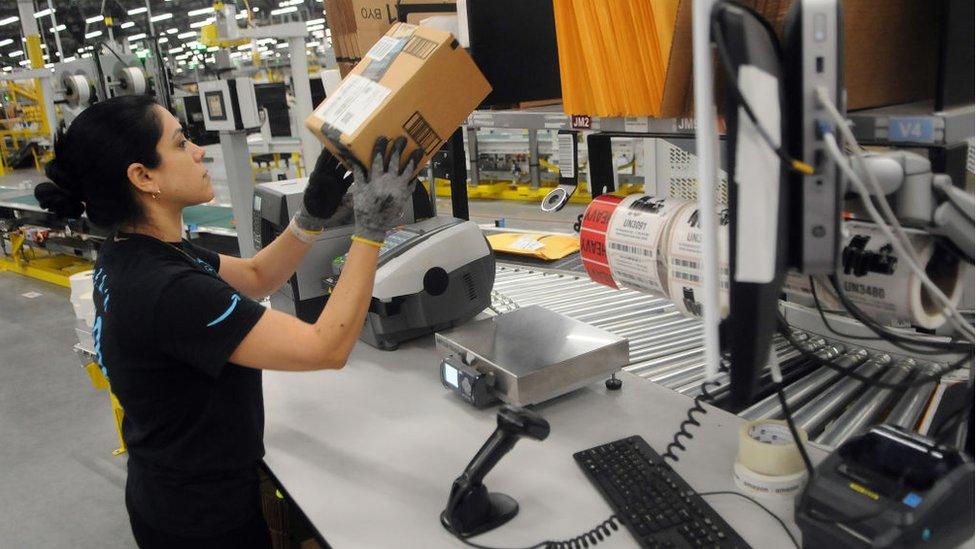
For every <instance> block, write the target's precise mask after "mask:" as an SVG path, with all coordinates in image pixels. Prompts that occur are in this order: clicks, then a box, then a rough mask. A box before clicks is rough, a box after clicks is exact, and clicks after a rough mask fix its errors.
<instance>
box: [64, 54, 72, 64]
mask: <svg viewBox="0 0 976 549" xmlns="http://www.w3.org/2000/svg"><path fill="white" fill-rule="evenodd" d="M74 60H75V56H73V55H71V56H68V57H65V58H64V62H65V63H70V62H72V61H74Z"/></svg>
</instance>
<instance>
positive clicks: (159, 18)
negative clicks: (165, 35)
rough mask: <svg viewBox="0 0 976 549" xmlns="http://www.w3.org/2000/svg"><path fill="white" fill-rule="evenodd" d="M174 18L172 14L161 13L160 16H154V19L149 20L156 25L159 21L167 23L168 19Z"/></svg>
mask: <svg viewBox="0 0 976 549" xmlns="http://www.w3.org/2000/svg"><path fill="white" fill-rule="evenodd" d="M172 18H173V14H172V13H160V14H159V15H153V16H152V17H150V18H149V20H150V21H152V22H153V23H155V22H157V21H165V20H167V19H172Z"/></svg>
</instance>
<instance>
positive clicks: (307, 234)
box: [288, 217, 323, 244]
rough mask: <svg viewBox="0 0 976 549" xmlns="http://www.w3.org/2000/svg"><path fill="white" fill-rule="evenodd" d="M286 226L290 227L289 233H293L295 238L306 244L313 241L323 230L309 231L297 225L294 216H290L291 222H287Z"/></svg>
mask: <svg viewBox="0 0 976 549" xmlns="http://www.w3.org/2000/svg"><path fill="white" fill-rule="evenodd" d="M288 228H289V229H291V234H293V235H295V238H297V239H298V240H301V241H302V242H304V243H306V244H311V243H313V242H315V239H317V238H318V237H319V235H321V234H322V232H323V231H309V230H306V229H303V228H301V227H299V226H298V223H297V222H296V221H295V218H294V217H293V218H291V223H289V224H288Z"/></svg>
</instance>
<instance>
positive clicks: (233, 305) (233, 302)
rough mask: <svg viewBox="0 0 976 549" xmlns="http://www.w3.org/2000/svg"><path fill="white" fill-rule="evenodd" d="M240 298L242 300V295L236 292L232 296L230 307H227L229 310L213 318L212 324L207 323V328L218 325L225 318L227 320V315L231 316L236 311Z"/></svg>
mask: <svg viewBox="0 0 976 549" xmlns="http://www.w3.org/2000/svg"><path fill="white" fill-rule="evenodd" d="M240 300H241V296H239V295H237V294H234V295H232V296H230V307H227V310H226V311H224V314H222V315H220V316H218V317H217V318H215V319H213V320H211V321H210V324H207V328H210V327H212V326H216V325H218V324H220V323H221V322H223V321H224V320H226V319H227V317H229V316H230V314H231V313H233V312H234V309H236V308H237V303H238V302H239V301H240Z"/></svg>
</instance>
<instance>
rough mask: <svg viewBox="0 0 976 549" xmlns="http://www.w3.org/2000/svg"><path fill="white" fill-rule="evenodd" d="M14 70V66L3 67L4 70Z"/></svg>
mask: <svg viewBox="0 0 976 549" xmlns="http://www.w3.org/2000/svg"><path fill="white" fill-rule="evenodd" d="M12 70H14V68H13V67H4V68H3V72H10V71H12Z"/></svg>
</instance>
